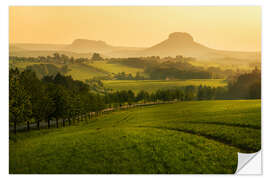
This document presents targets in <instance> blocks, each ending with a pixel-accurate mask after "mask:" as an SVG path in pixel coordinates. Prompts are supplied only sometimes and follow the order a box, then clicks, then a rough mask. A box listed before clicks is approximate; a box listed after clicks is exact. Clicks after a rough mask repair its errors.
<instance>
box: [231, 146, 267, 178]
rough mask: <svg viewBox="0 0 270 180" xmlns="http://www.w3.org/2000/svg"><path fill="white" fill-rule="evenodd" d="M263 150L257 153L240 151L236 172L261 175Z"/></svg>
mask: <svg viewBox="0 0 270 180" xmlns="http://www.w3.org/2000/svg"><path fill="white" fill-rule="evenodd" d="M261 158H262V156H261V151H258V152H256V153H238V164H237V170H236V172H235V174H240V175H261V174H262V166H261Z"/></svg>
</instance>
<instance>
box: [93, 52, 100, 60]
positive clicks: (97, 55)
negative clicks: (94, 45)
mask: <svg viewBox="0 0 270 180" xmlns="http://www.w3.org/2000/svg"><path fill="white" fill-rule="evenodd" d="M91 59H92V60H93V61H100V60H102V57H101V56H100V54H99V53H94V54H93V56H92V58H91Z"/></svg>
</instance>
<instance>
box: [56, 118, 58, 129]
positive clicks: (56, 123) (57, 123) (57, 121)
mask: <svg viewBox="0 0 270 180" xmlns="http://www.w3.org/2000/svg"><path fill="white" fill-rule="evenodd" d="M56 128H58V118H56Z"/></svg>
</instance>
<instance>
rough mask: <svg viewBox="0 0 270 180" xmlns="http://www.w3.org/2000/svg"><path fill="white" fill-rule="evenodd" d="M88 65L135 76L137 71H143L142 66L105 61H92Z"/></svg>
mask: <svg viewBox="0 0 270 180" xmlns="http://www.w3.org/2000/svg"><path fill="white" fill-rule="evenodd" d="M89 65H91V66H93V67H96V68H99V69H102V70H104V71H107V72H109V73H114V74H117V73H121V72H126V73H130V74H132V75H133V76H135V75H136V73H137V72H140V73H143V71H144V69H143V68H134V67H130V66H125V65H122V64H110V63H108V62H107V61H94V62H92V63H90V64H89Z"/></svg>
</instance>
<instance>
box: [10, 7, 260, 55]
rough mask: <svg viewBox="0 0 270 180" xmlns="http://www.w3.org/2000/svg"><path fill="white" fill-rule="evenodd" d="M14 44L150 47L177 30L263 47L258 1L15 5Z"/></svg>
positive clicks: (208, 41)
mask: <svg viewBox="0 0 270 180" xmlns="http://www.w3.org/2000/svg"><path fill="white" fill-rule="evenodd" d="M9 17H10V19H9V22H10V24H9V38H10V43H53V44H68V43H71V42H72V41H73V40H74V39H77V38H85V39H91V40H103V41H106V42H107V43H108V44H111V45H115V46H135V47H149V46H152V45H154V44H156V43H159V42H160V41H162V40H165V39H167V37H168V35H169V34H170V33H172V32H188V33H190V34H191V35H192V36H193V38H194V39H195V41H197V42H199V43H201V44H204V45H206V46H208V47H211V48H215V49H224V50H241V51H258V50H259V51H260V50H261V8H260V7H259V6H249V7H248V6H247V7H241V6H234V7H233V6H231V7H230V6H227V7H226V6H219V7H218V6H216V7H215V6H212V7H200V6H197V7H196V6H190V7H185V6H178V7H177V6H175V7H166V6H163V7H162V6H159V7H158V6H157V7H151V6H149V7H146V6H144V7H143V6H142V7H124V6H123V7H117V6H115V7H109V6H108V7H91V6H88V7H87V6H85V7H79V6H77V7H72V6H69V7H68V6H66V7H61V6H59V7H53V6H51V7H48V6H47V7H46V6H43V7H37V6H36V7H26V6H24V7H19V6H17V7H14V6H13V7H10V9H9Z"/></svg>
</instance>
